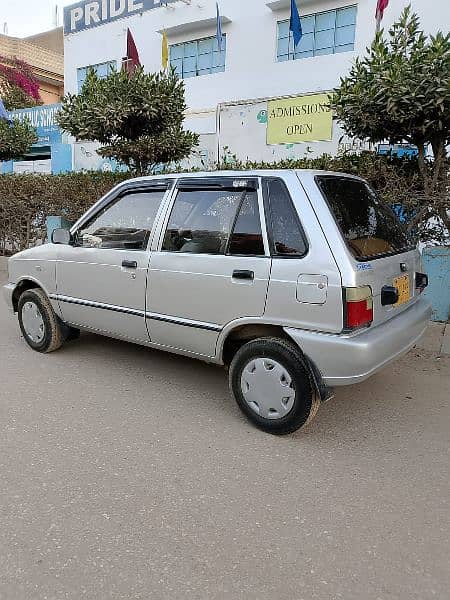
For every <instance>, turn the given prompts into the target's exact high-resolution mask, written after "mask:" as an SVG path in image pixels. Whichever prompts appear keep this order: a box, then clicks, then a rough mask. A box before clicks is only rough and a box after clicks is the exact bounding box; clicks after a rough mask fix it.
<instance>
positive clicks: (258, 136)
mask: <svg viewBox="0 0 450 600" xmlns="http://www.w3.org/2000/svg"><path fill="white" fill-rule="evenodd" d="M151 2H155V3H156V4H159V0H147V5H149V4H148V3H151ZM408 3H411V4H412V8H413V10H414V11H416V12H417V13H418V14H419V16H420V19H421V23H422V25H423V28H424V30H425V31H426V32H427V33H435V32H436V31H437V30H438V29H439V28H442V27H443V24H445V23H446V24H448V23H449V22H450V2H449V1H448V0H433V3H432V4H433V10H430V4H429V3H425V2H424V1H423V0H396V1H391V3H390V5H389V7H388V9H387V10H386V13H385V19H384V21H383V25H384V26H385V27H389V26H390V25H391V24H392V23H393V21H394V20H395V19H397V18H398V16H399V15H400V13H401V10H402V9H403V8H404V7H405V6H406V5H407V4H408ZM90 4H91V5H93V4H95V3H93V2H91V3H90ZM101 4H102V3H101V2H99V3H98V5H99V7H100V9H99V10H100V11H101ZM136 4H141V5H142V3H138V2H136V1H135V2H134V3H133V2H131V3H130V4H129V5H128V6H132V5H136ZM219 4H220V8H221V14H222V15H223V21H224V23H223V27H222V29H223V33H224V34H226V36H227V51H226V69H225V72H222V73H216V74H211V75H204V76H201V77H193V78H190V79H186V81H185V85H186V99H187V104H188V106H189V115H188V119H187V126H188V127H189V128H191V129H193V130H194V131H197V132H198V133H200V134H201V144H200V150H199V156H200V158H199V157H197V158H196V160H200V161H201V160H204V159H205V158H207V159H208V160H210V159H211V160H214V159H215V158H216V157H217V155H218V153H219V152H221V148H223V147H224V146H228V147H229V148H230V150H231V151H232V153H236V154H237V155H238V156H239V157H241V158H246V157H247V156H248V157H250V158H253V159H259V160H261V159H265V160H274V159H276V158H285V157H295V156H302V155H304V154H305V153H306V152H312V153H314V154H317V153H320V152H331V153H335V152H336V151H337V149H338V146H339V139H340V137H341V134H342V132H341V130H340V128H339V127H338V125H337V124H336V123H334V124H333V133H332V139H331V140H330V141H327V142H319V143H317V142H313V143H312V144H295V145H293V146H291V145H289V144H284V145H280V146H276V147H274V146H270V147H269V146H267V144H266V143H265V141H266V140H265V128H264V123H262V122H261V121H260V120H259V121H258V114H259V113H260V112H261V111H262V110H264V108H265V106H266V99H267V98H273V97H283V96H295V95H302V94H311V93H313V92H323V91H329V90H331V89H333V88H334V87H335V86H337V85H338V84H339V79H340V77H341V76H343V75H345V74H346V73H347V72H348V70H349V68H350V65H351V63H352V61H353V60H354V59H355V57H356V56H357V55H358V54H362V53H364V51H365V48H366V47H367V46H368V45H370V43H371V41H372V39H373V36H374V33H375V18H374V12H375V7H376V0H301V1H299V2H297V4H298V7H299V11H300V14H301V15H307V14H311V13H314V12H321V11H326V10H330V9H335V8H340V7H344V6H350V5H357V23H356V37H355V49H354V51H352V52H345V53H340V54H328V55H325V56H315V57H311V58H305V59H299V60H295V61H293V60H290V61H286V62H277V58H276V52H277V26H276V24H277V21H281V20H284V19H288V18H289V13H290V9H289V7H290V0H245V1H243V0H222V1H221V2H219ZM215 6H216V3H215V0H195V1H192V3H191V4H185V3H184V2H181V1H178V2H173V1H172V2H169V4H168V5H167V6H158V7H157V8H154V9H153V10H146V11H144V12H142V13H139V12H136V13H135V14H133V15H132V16H129V17H127V18H123V19H119V20H115V21H113V22H109V23H105V24H102V23H100V24H99V25H98V26H96V27H92V28H88V29H84V30H82V31H79V32H77V33H72V34H71V33H68V34H66V35H65V85H66V91H68V92H77V87H78V86H77V69H78V68H80V67H85V66H87V65H92V64H97V63H103V62H106V61H116V64H117V66H118V67H120V64H121V59H122V57H123V55H124V54H125V48H126V32H127V28H128V27H129V28H130V29H131V31H132V33H133V36H134V39H135V41H136V45H137V47H138V50H139V53H140V58H141V62H142V63H143V64H144V66H145V69H146V70H147V71H158V70H159V69H160V68H161V33H160V32H161V31H163V30H166V31H167V34H168V40H169V44H170V45H172V44H176V43H180V42H186V41H190V40H195V39H199V38H203V37H208V36H213V35H215V33H216V21H215ZM66 10H67V9H66ZM99 14H101V12H100V13H99ZM83 19H84V17H83ZM82 25H83V26H84V25H85V22H84V21H82ZM249 101H250V102H249ZM217 124H218V125H219V129H218V125H217ZM344 143H347V144H348V145H351V144H352V143H353V142H352V141H351V140H344ZM202 154H203V158H201V155H202Z"/></svg>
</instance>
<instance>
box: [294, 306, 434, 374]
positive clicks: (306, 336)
mask: <svg viewBox="0 0 450 600" xmlns="http://www.w3.org/2000/svg"><path fill="white" fill-rule="evenodd" d="M430 317H431V305H430V304H429V303H428V302H427V300H425V298H423V297H422V298H420V300H418V301H417V302H416V303H415V304H413V305H412V306H410V307H409V308H408V309H407V310H405V311H404V312H402V313H400V314H399V315H398V316H396V317H394V318H392V319H390V320H389V321H388V322H386V323H383V324H381V325H378V326H376V327H373V328H372V327H371V328H369V329H367V330H365V331H363V332H360V333H356V334H352V335H333V334H326V333H318V332H314V331H305V330H301V329H292V328H286V329H285V331H286V333H287V334H288V335H289V336H290V337H291V338H292V339H293V340H294V342H295V343H296V344H297V345H298V346H299V348H300V349H301V350H302V351H303V353H304V354H306V355H307V356H308V358H309V359H310V360H311V361H312V362H313V363H314V364H315V366H316V367H317V369H318V370H319V371H320V373H321V375H322V378H323V381H324V383H325V384H326V385H328V386H338V385H350V384H353V383H359V382H360V381H364V380H365V379H367V378H368V377H370V376H371V375H373V374H374V373H376V372H377V371H379V370H380V369H382V368H383V367H384V366H386V365H387V364H389V363H390V362H392V361H394V360H396V359H397V358H399V357H400V356H402V354H405V353H406V352H408V350H410V349H411V348H412V347H413V346H414V345H415V344H416V343H417V341H418V340H419V339H420V338H421V336H422V335H423V333H424V332H425V329H426V327H427V323H428V321H429V319H430Z"/></svg>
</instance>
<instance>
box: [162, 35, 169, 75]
mask: <svg viewBox="0 0 450 600" xmlns="http://www.w3.org/2000/svg"><path fill="white" fill-rule="evenodd" d="M161 61H162V68H163V70H164V71H165V70H166V69H167V67H168V66H169V42H168V41H167V33H166V32H165V31H163V34H162V49H161Z"/></svg>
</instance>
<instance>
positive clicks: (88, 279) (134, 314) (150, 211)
mask: <svg viewBox="0 0 450 600" xmlns="http://www.w3.org/2000/svg"><path fill="white" fill-rule="evenodd" d="M168 185H169V183H168V182H167V181H161V180H157V181H155V182H153V183H151V184H150V185H145V186H144V185H142V186H140V187H135V188H125V189H124V190H122V191H120V192H118V195H117V196H115V197H113V198H112V200H111V201H110V202H108V203H107V204H106V205H105V206H100V208H99V210H98V211H97V212H96V213H95V214H94V215H93V216H90V217H89V218H88V220H87V221H86V222H82V223H81V224H80V226H79V227H78V228H77V231H76V232H75V234H74V243H73V244H71V245H68V246H60V247H59V253H58V260H57V264H56V287H57V300H58V302H59V304H60V309H61V313H62V316H63V319H64V321H66V322H67V323H70V324H72V325H76V326H81V327H86V328H89V329H93V330H96V331H99V332H102V333H106V334H110V335H112V336H117V337H121V338H125V339H132V340H137V341H148V334H147V328H146V325H145V288H146V280H147V268H148V261H149V251H148V245H149V241H150V238H151V236H152V230H153V225H154V223H155V220H156V218H157V215H158V212H159V211H160V207H161V204H162V202H163V200H164V197H165V195H166V193H167V189H168Z"/></svg>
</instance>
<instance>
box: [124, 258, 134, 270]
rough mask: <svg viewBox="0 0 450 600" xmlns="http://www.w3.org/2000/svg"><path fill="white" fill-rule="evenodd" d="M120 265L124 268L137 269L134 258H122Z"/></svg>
mask: <svg viewBox="0 0 450 600" xmlns="http://www.w3.org/2000/svg"><path fill="white" fill-rule="evenodd" d="M122 267H125V268H126V269H137V262H136V261H135V260H123V261H122Z"/></svg>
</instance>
